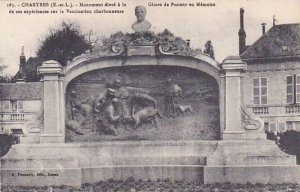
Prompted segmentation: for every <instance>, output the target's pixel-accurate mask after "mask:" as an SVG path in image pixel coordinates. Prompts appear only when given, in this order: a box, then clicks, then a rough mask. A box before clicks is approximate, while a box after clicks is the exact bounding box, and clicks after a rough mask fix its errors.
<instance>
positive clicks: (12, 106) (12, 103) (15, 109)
mask: <svg viewBox="0 0 300 192" xmlns="http://www.w3.org/2000/svg"><path fill="white" fill-rule="evenodd" d="M17 109H18V103H17V101H11V111H12V112H17Z"/></svg>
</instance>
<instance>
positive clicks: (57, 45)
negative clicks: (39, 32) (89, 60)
mask: <svg viewBox="0 0 300 192" xmlns="http://www.w3.org/2000/svg"><path fill="white" fill-rule="evenodd" d="M90 48H91V45H90V43H89V42H88V41H87V40H86V39H85V36H84V35H83V34H82V33H81V28H80V26H79V25H78V24H76V23H75V22H71V21H68V22H67V21H62V23H61V24H60V27H59V28H58V29H50V30H49V34H48V35H47V36H46V38H45V39H44V40H42V41H41V44H40V47H39V49H38V51H37V55H38V57H39V58H40V59H42V60H44V61H45V60H56V61H58V62H59V63H61V64H62V65H63V66H65V65H66V64H67V61H68V60H71V59H73V58H74V57H75V56H78V55H80V54H82V53H84V52H85V51H86V50H88V49H90Z"/></svg>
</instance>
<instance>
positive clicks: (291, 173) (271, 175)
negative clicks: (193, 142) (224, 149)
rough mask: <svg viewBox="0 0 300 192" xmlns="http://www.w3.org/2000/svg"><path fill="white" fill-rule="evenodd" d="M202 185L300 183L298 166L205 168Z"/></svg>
mask: <svg viewBox="0 0 300 192" xmlns="http://www.w3.org/2000/svg"><path fill="white" fill-rule="evenodd" d="M203 169H204V173H203V174H204V183H205V184H209V183H216V182H218V183H226V182H230V183H240V184H246V183H248V182H249V183H263V184H281V183H297V184H299V183H300V166H299V165H289V166H287V165H281V166H267V165H263V166H260V165H255V166H252V165H247V166H232V165H231V166H205V167H204V168H203Z"/></svg>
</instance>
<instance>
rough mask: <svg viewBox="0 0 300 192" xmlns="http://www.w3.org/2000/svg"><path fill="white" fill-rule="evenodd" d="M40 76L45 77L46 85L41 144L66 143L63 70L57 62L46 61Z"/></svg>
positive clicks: (39, 69)
mask: <svg viewBox="0 0 300 192" xmlns="http://www.w3.org/2000/svg"><path fill="white" fill-rule="evenodd" d="M38 74H41V75H42V76H43V84H44V100H43V101H44V102H43V105H44V132H43V133H42V134H41V137H40V142H41V143H61V142H64V124H63V123H62V122H64V110H63V109H64V100H63V92H62V90H63V89H62V82H61V81H62V79H61V76H62V75H63V68H62V66H61V65H60V64H59V63H58V62H57V61H53V60H50V61H45V62H44V63H43V64H42V66H40V67H38Z"/></svg>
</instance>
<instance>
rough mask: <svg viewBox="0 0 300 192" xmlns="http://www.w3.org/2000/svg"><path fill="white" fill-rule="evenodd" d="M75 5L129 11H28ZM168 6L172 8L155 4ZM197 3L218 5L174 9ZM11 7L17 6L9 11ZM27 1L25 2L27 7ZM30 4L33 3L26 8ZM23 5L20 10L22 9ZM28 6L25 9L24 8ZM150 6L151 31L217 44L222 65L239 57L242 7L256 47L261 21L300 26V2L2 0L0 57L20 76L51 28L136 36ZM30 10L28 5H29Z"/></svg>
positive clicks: (200, 43)
mask: <svg viewBox="0 0 300 192" xmlns="http://www.w3.org/2000/svg"><path fill="white" fill-rule="evenodd" d="M35 2H39V3H48V5H49V6H50V5H51V3H57V4H58V3H68V5H70V4H71V3H72V5H73V6H75V5H79V3H80V2H84V3H98V4H100V3H106V2H110V3H113V2H116V3H120V4H122V3H123V4H126V6H124V7H110V8H109V7H97V8H90V7H79V6H77V7H73V8H71V9H73V10H76V9H90V10H92V11H94V10H95V9H104V8H105V9H122V10H124V13H120V14H109V13H108V14H100V13H91V14H75V13H66V9H67V7H62V8H59V7H57V8H51V7H46V8H43V7H28V5H29V3H35ZM165 2H166V3H168V4H169V5H170V6H168V7H166V6H153V4H164V3H165ZM197 2H203V3H214V4H215V5H216V6H214V7H201V6H198V7H197V6H194V7H191V6H185V7H178V6H176V7H175V6H171V4H172V3H174V4H175V3H187V4H191V3H193V4H196V3H197ZM9 3H12V4H14V5H15V6H16V7H14V8H12V7H9ZM22 3H25V4H22ZM26 3H27V4H26ZM18 5H19V6H18ZM22 5H23V6H24V5H25V7H22ZM137 5H144V6H145V7H146V9H147V15H146V20H148V21H149V22H150V23H151V24H152V27H151V29H150V30H152V31H154V32H156V33H159V32H162V31H163V30H164V29H169V30H170V31H171V32H172V33H174V34H175V35H176V36H179V37H182V38H183V39H190V40H191V46H192V47H193V48H201V49H202V50H203V48H204V45H205V43H206V41H207V40H211V41H212V44H213V46H214V50H215V57H216V60H217V61H218V62H222V60H224V59H225V58H226V57H227V56H229V55H238V30H239V9H240V8H241V7H243V8H244V10H245V13H244V19H245V22H244V23H245V30H246V35H247V38H246V44H247V45H249V44H252V43H253V42H255V41H256V40H257V39H258V38H259V37H260V36H261V35H262V27H261V23H267V26H266V29H267V30H269V29H270V28H271V27H272V20H273V15H275V17H276V19H277V24H285V23H300V0H203V1H201V0H152V1H151V0H138V1H136V0H123V1H122V0H115V1H114V0H112V1H105V0H97V1H95V0H86V1H78V0H66V1H65V0H60V1H46V0H40V1H34V0H29V1H28V0H27V1H26V0H23V1H18V0H11V1H7V0H0V26H1V28H0V58H2V64H6V65H8V68H7V69H5V71H4V73H7V74H11V75H14V74H15V73H16V72H17V70H18V67H19V56H20V53H21V47H22V46H24V47H25V55H26V57H27V59H28V58H29V57H30V56H32V57H33V56H35V52H36V51H37V49H38V46H39V43H40V41H41V40H42V39H43V38H44V37H45V36H46V35H47V33H48V31H49V28H57V27H58V26H59V23H60V22H61V21H62V20H71V21H76V22H78V23H79V24H80V25H81V27H82V29H83V32H85V31H89V30H90V29H92V30H93V31H94V33H95V34H96V35H98V36H105V37H108V36H110V34H112V33H115V32H117V31H122V32H133V31H132V29H131V25H132V24H133V23H134V22H135V21H136V18H135V15H134V7H135V6H137ZM26 6H27V7H26ZM36 9H38V10H58V12H59V10H63V11H64V13H57V14H54V13H49V14H31V15H29V14H25V13H22V14H16V13H14V14H12V13H9V11H10V10H13V11H15V12H16V11H17V10H22V11H23V12H24V10H36Z"/></svg>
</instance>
